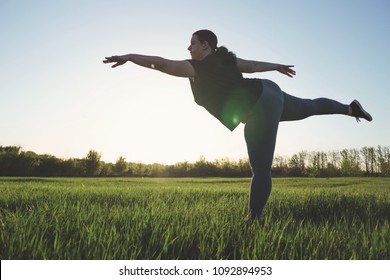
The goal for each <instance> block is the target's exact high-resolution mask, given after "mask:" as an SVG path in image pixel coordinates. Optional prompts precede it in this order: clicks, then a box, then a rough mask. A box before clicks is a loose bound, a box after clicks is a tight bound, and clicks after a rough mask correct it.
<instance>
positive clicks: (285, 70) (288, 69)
mask: <svg viewBox="0 0 390 280" xmlns="http://www.w3.org/2000/svg"><path fill="white" fill-rule="evenodd" d="M291 67H294V65H283V64H279V65H278V67H277V68H276V70H277V71H279V72H280V73H282V74H284V75H287V76H289V77H290V78H292V77H293V76H294V75H295V74H296V72H295V71H294V70H293V69H291Z"/></svg>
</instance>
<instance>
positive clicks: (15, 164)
mask: <svg viewBox="0 0 390 280" xmlns="http://www.w3.org/2000/svg"><path fill="white" fill-rule="evenodd" d="M272 174H273V176H274V177H341V176H345V177H357V176H383V177H388V176H390V149H389V147H387V146H385V147H382V146H377V147H363V148H361V149H360V150H358V149H343V150H341V151H329V152H318V151H314V152H308V151H301V152H299V153H297V154H294V155H292V156H290V157H287V156H276V157H275V158H274V161H273V166H272ZM251 175H252V173H251V169H250V165H249V162H248V160H246V159H240V160H230V159H228V158H223V159H217V160H214V161H212V162H211V161H207V160H206V158H205V157H203V156H202V157H200V158H199V160H197V161H196V162H194V163H190V162H187V161H185V162H179V163H176V164H172V165H165V164H159V163H154V164H144V163H141V162H137V163H136V162H127V161H126V159H125V158H124V157H123V156H120V157H119V158H118V159H117V161H116V162H115V163H106V162H104V161H102V160H101V154H99V153H98V152H96V151H94V150H90V151H89V152H88V153H87V155H86V156H85V157H84V158H82V159H75V158H70V159H60V158H57V157H55V156H53V155H48V154H43V155H39V154H36V153H34V152H32V151H23V150H22V149H21V147H19V146H4V147H3V146H0V176H33V177H34V176H37V177H250V176H251Z"/></svg>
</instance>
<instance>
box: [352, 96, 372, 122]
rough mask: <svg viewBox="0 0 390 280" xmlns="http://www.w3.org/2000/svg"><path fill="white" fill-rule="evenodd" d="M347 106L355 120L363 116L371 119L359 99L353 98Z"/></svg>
mask: <svg viewBox="0 0 390 280" xmlns="http://www.w3.org/2000/svg"><path fill="white" fill-rule="evenodd" d="M349 106H350V107H351V109H352V116H353V117H355V118H356V121H358V122H360V119H359V118H363V119H365V120H367V121H369V122H370V121H372V117H371V115H370V114H369V113H368V112H366V111H365V110H364V109H363V107H362V105H360V103H359V101H357V100H354V101H352V103H351V104H349Z"/></svg>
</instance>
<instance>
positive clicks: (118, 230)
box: [0, 178, 390, 260]
mask: <svg viewBox="0 0 390 280" xmlns="http://www.w3.org/2000/svg"><path fill="white" fill-rule="evenodd" d="M273 182H274V186H273V192H272V194H271V197H270V199H269V202H268V204H267V206H266V208H265V211H264V214H263V217H262V219H261V220H260V222H256V223H254V224H252V225H250V226H245V225H244V224H243V220H244V219H245V216H246V214H247V203H248V192H249V183H250V179H219V178H215V179H191V178H184V179H141V178H139V179H124V178H112V179H103V178H100V179H89V178H83V179H82V178H77V179H75V178H70V179H64V178H61V179H57V178H47V179H46V178H0V258H1V259H3V260H4V259H77V260H78V259H139V260H141V259H150V260H154V259H204V260H208V259H277V260H279V259H299V260H302V259H303V260H306V259H343V260H344V259H389V258H390V226H389V220H390V178H334V179H310V178H299V179H297V178H286V179H274V181H273Z"/></svg>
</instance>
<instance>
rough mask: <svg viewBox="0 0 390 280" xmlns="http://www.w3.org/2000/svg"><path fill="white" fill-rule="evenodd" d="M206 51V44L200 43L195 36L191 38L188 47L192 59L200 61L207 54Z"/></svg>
mask: <svg viewBox="0 0 390 280" xmlns="http://www.w3.org/2000/svg"><path fill="white" fill-rule="evenodd" d="M207 49H208V44H207V42H204V43H201V42H200V41H199V39H198V36H196V35H194V36H192V38H191V43H190V46H189V47H188V50H189V51H190V54H191V57H192V59H194V60H202V59H203V58H205V57H206V55H207V54H208V53H207Z"/></svg>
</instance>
